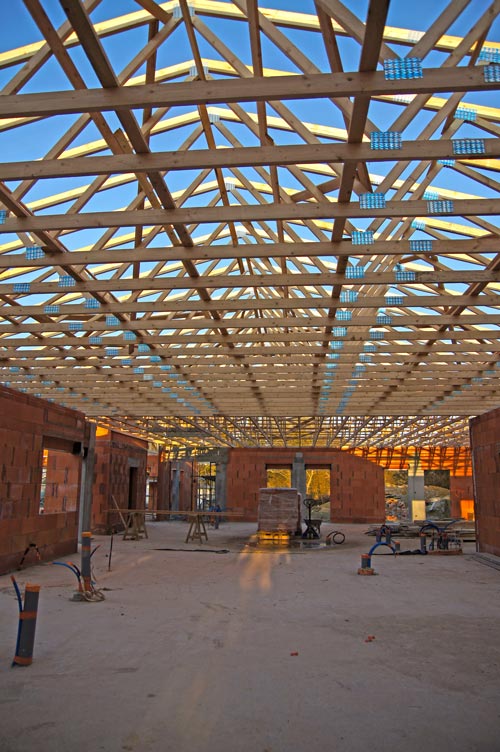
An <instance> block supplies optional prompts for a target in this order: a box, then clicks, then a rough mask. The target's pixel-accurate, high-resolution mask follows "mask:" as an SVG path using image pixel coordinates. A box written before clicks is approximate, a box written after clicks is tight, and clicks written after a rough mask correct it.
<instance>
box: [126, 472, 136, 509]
mask: <svg viewBox="0 0 500 752" xmlns="http://www.w3.org/2000/svg"><path fill="white" fill-rule="evenodd" d="M136 507H137V468H136V467H129V469H128V500H127V509H135V508H136Z"/></svg>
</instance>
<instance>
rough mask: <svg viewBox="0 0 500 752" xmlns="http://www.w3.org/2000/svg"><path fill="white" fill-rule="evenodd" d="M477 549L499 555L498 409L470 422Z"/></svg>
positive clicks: (499, 419) (499, 474) (499, 418)
mask: <svg viewBox="0 0 500 752" xmlns="http://www.w3.org/2000/svg"><path fill="white" fill-rule="evenodd" d="M470 436H471V450H472V461H473V467H474V491H475V493H474V500H475V514H476V532H477V541H478V549H479V551H483V552H485V553H490V554H495V555H496V556H500V491H499V489H500V408H499V409H497V410H492V411H491V412H489V413H485V414H484V415H479V416H478V417H477V418H473V419H472V420H471V422H470Z"/></svg>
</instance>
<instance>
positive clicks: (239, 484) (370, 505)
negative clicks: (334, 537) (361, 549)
mask: <svg viewBox="0 0 500 752" xmlns="http://www.w3.org/2000/svg"><path fill="white" fill-rule="evenodd" d="M297 452H300V453H302V455H303V457H304V462H305V465H306V468H307V467H308V466H310V467H314V468H326V469H330V514H331V520H332V521H334V522H368V523H371V522H373V523H378V522H380V523H382V522H383V521H384V519H385V490H384V471H383V469H382V468H381V467H379V466H378V465H375V464H373V463H372V462H369V461H368V460H364V459H361V458H360V457H356V456H355V455H352V454H349V453H348V452H343V451H341V450H335V449H309V448H307V447H303V448H296V449H230V450H229V451H228V463H227V469H226V507H227V508H228V509H232V510H235V511H241V512H242V513H243V517H242V519H244V520H248V521H254V520H257V509H258V499H259V488H264V487H265V486H266V484H267V473H266V468H267V467H277V466H283V465H287V466H289V467H290V468H291V467H292V464H293V461H294V458H295V455H296V453H297Z"/></svg>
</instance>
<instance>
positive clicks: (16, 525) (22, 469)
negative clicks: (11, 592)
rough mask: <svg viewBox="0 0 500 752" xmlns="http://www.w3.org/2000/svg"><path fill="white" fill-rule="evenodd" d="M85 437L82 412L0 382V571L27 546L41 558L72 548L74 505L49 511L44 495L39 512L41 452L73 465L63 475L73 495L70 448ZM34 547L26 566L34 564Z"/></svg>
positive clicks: (77, 463)
mask: <svg viewBox="0 0 500 752" xmlns="http://www.w3.org/2000/svg"><path fill="white" fill-rule="evenodd" d="M86 438H87V428H86V423H85V416H84V415H83V413H80V412H77V411H76V410H70V409H68V408H66V407H60V406H59V405H55V404H53V403H50V402H47V401H45V400H42V399H38V398H36V397H31V396H28V395H26V394H23V393H20V392H16V391H14V390H12V389H8V388H7V387H3V386H0V573H1V574H3V573H5V572H8V571H12V570H13V569H16V568H17V567H18V565H19V563H20V561H21V557H22V555H23V553H24V551H25V550H26V548H27V547H29V546H30V544H34V546H36V547H38V550H39V552H40V556H41V558H42V560H44V561H49V560H51V559H53V558H57V557H58V556H64V555H66V554H70V553H73V552H74V551H76V550H77V536H78V510H77V508H75V509H68V510H66V511H61V512H58V513H54V514H51V513H50V494H49V497H48V501H49V509H47V511H46V513H44V514H40V513H39V504H40V490H41V482H42V463H43V450H44V448H48V449H49V451H50V449H51V448H52V449H59V450H60V451H61V452H64V454H61V455H60V457H61V458H64V457H66V459H67V460H68V463H70V464H71V467H72V468H73V471H72V474H71V477H70V475H68V476H67V478H68V481H69V482H70V483H71V484H73V485H74V484H75V483H76V484H77V486H78V494H77V497H76V498H79V487H80V472H81V458H80V457H73V456H72V452H73V451H77V450H78V446H75V444H76V445H78V444H81V445H83V444H84V443H85V441H86ZM62 461H63V462H64V459H63V460H62ZM75 467H76V468H77V470H76V477H75V473H74V468H75ZM74 492H75V489H74V488H73V489H72V493H74ZM72 506H73V505H72ZM34 550H35V549H34V548H32V549H31V550H30V552H29V555H28V556H27V558H26V563H27V564H33V563H35V561H36V558H35V556H34Z"/></svg>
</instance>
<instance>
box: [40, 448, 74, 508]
mask: <svg viewBox="0 0 500 752" xmlns="http://www.w3.org/2000/svg"><path fill="white" fill-rule="evenodd" d="M81 467H82V461H81V458H80V457H79V456H77V455H75V454H70V453H69V452H61V451H55V450H50V449H49V454H48V459H47V476H46V480H45V500H44V514H52V513H54V512H75V511H76V510H77V509H78V501H79V494H80V474H81Z"/></svg>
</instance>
